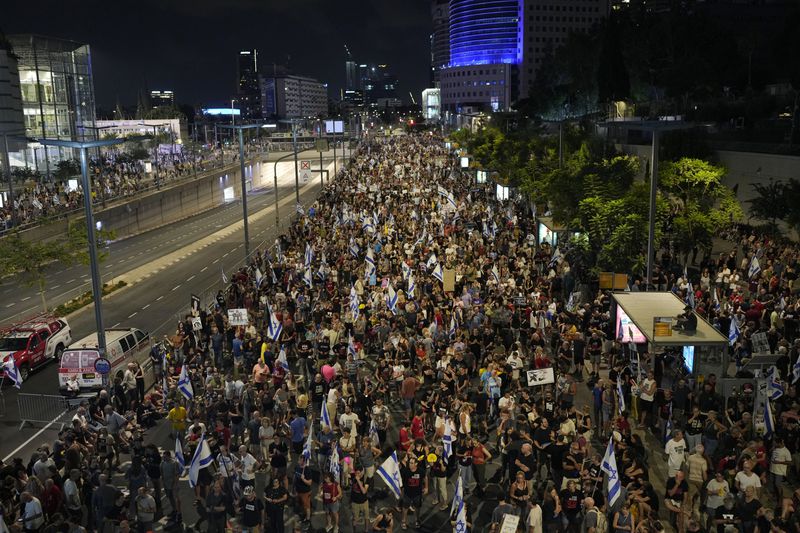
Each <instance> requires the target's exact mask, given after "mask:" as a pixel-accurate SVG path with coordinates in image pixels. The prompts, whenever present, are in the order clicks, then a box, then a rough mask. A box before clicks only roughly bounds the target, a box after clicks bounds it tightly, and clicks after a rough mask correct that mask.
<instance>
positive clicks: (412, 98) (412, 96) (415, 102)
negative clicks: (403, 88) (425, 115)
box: [408, 91, 417, 105]
mask: <svg viewBox="0 0 800 533" xmlns="http://www.w3.org/2000/svg"><path fill="white" fill-rule="evenodd" d="M408 96H410V97H411V103H412V104H414V105H417V101H416V100H414V95H413V94H411V91H408Z"/></svg>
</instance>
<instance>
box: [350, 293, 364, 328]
mask: <svg viewBox="0 0 800 533" xmlns="http://www.w3.org/2000/svg"><path fill="white" fill-rule="evenodd" d="M360 305H361V302H360V301H359V298H358V293H357V292H356V287H355V285H353V286H352V287H350V313H351V314H352V315H353V322H355V321H356V320H358V316H359V314H360V310H359V306H360Z"/></svg>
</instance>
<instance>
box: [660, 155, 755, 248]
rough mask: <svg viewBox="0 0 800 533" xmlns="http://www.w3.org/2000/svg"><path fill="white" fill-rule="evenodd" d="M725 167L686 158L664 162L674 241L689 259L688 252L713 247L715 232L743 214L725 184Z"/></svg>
mask: <svg viewBox="0 0 800 533" xmlns="http://www.w3.org/2000/svg"><path fill="white" fill-rule="evenodd" d="M724 175H725V169H724V168H722V167H718V166H714V165H712V164H711V163H708V162H706V161H703V160H701V159H692V158H688V157H684V158H681V159H679V160H678V161H675V162H667V163H663V164H662V166H661V171H660V172H659V182H660V188H661V190H662V191H663V192H664V193H665V196H666V198H667V200H668V201H669V203H670V205H671V209H672V213H673V218H672V224H673V231H672V232H671V235H672V239H671V240H672V243H673V245H674V246H675V248H676V250H677V251H678V253H682V254H684V259H685V260H686V262H688V259H689V253H690V252H694V253H695V254H696V252H697V250H698V249H705V250H707V251H708V250H710V249H711V247H712V244H713V243H712V241H713V238H714V236H715V235H716V234H718V233H719V231H721V230H722V229H724V228H725V227H726V226H728V225H729V224H731V223H732V222H734V221H736V220H740V219H741V218H742V216H743V212H742V207H741V205H740V204H739V201H738V200H736V197H735V195H734V194H733V191H731V189H729V188H728V187H726V186H725V185H723V184H722V177H723V176H724Z"/></svg>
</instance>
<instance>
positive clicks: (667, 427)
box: [662, 403, 672, 444]
mask: <svg viewBox="0 0 800 533" xmlns="http://www.w3.org/2000/svg"><path fill="white" fill-rule="evenodd" d="M671 438H672V403H670V404H669V418H667V423H666V424H664V437H663V443H662V444H666V443H667V441H668V440H669V439H671Z"/></svg>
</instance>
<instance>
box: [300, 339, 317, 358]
mask: <svg viewBox="0 0 800 533" xmlns="http://www.w3.org/2000/svg"><path fill="white" fill-rule="evenodd" d="M313 349H314V345H313V344H311V341H309V340H307V339H303V340H301V341H300V343H299V344H298V345H297V352H298V353H297V355H298V357H308V356H309V355H311V352H312V351H313Z"/></svg>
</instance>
